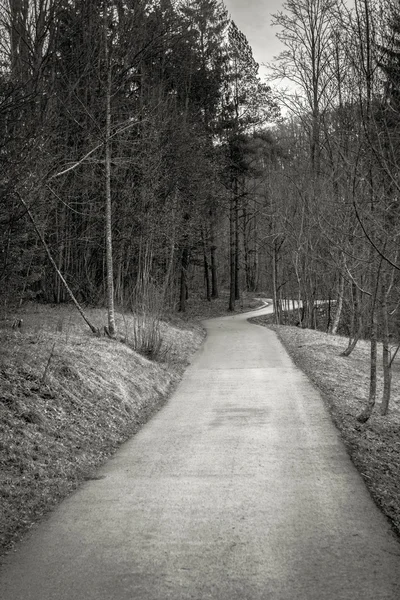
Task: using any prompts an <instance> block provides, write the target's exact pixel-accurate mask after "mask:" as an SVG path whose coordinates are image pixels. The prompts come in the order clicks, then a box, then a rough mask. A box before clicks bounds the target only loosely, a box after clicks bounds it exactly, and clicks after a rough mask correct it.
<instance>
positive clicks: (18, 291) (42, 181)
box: [0, 0, 277, 311]
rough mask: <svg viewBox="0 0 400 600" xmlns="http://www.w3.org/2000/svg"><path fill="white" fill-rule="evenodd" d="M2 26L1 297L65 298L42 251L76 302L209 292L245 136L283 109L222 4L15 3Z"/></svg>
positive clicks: (129, 301)
mask: <svg viewBox="0 0 400 600" xmlns="http://www.w3.org/2000/svg"><path fill="white" fill-rule="evenodd" d="M0 16H1V34H2V48H1V50H2V56H1V61H2V62H1V72H0V127H1V135H0V139H1V149H0V160H1V176H0V194H1V215H0V219H1V221H0V227H1V232H0V234H1V265H0V269H1V270H0V274H1V275H0V276H1V283H2V290H3V293H4V294H6V295H7V296H8V298H10V297H11V298H13V299H16V298H17V297H19V298H21V299H25V298H29V297H31V298H36V299H39V300H42V301H47V302H62V301H65V300H67V299H69V296H68V292H67V290H66V288H65V286H64V285H63V283H62V281H61V279H60V277H59V275H58V274H57V273H56V270H55V268H54V265H51V264H50V263H49V261H48V256H47V254H48V253H47V252H46V249H45V247H44V243H45V244H46V245H47V248H48V250H49V251H50V253H51V255H52V257H53V259H54V261H55V263H56V266H57V268H58V269H59V271H60V272H61V273H62V274H63V276H64V277H65V279H66V281H67V282H68V284H69V287H70V289H71V291H72V292H73V293H74V295H75V296H76V298H77V299H78V301H79V302H83V303H92V304H103V303H108V304H110V302H112V301H113V300H114V299H115V300H116V302H117V303H118V304H119V305H121V306H123V307H125V308H132V307H134V306H135V304H136V303H137V302H142V301H143V298H147V299H149V298H150V297H153V296H154V295H157V297H158V301H159V302H162V303H163V304H166V305H174V306H178V307H179V308H180V310H182V311H184V310H185V306H186V299H187V295H188V288H189V283H190V282H191V280H192V279H193V277H195V281H194V282H193V283H192V287H194V286H197V287H198V286H199V285H200V286H202V285H203V279H204V280H205V282H206V288H207V289H206V293H207V295H208V297H210V298H211V297H212V296H213V297H216V296H217V295H218V283H219V281H220V282H221V283H222V284H224V285H225V284H226V283H227V280H228V278H229V267H228V266H226V265H227V261H228V257H227V256H226V253H225V249H224V248H223V247H222V244H224V243H225V240H224V231H225V229H226V218H227V215H229V207H230V204H232V203H233V202H234V201H235V198H234V197H237V196H239V191H238V189H237V185H238V183H237V178H238V177H237V173H239V171H240V170H241V169H242V166H241V165H240V164H239V163H240V161H241V160H242V159H241V153H242V152H243V149H242V147H241V145H243V143H244V142H243V140H242V138H243V137H244V136H245V135H246V134H247V132H248V131H249V130H250V128H253V129H254V130H255V129H257V128H260V127H262V126H263V125H264V124H265V123H266V122H267V121H268V120H269V119H270V118H271V117H272V116H273V114H277V108H276V106H275V105H274V103H273V101H272V100H271V97H270V96H271V94H270V90H269V88H267V87H266V86H265V85H264V84H262V83H261V82H260V80H259V78H258V75H257V68H258V66H257V65H256V63H255V61H254V59H253V56H252V52H251V48H250V47H249V45H248V43H247V41H246V39H245V37H244V36H243V34H241V32H240V31H239V30H238V29H237V27H236V26H235V24H234V23H233V22H232V21H230V20H229V18H228V15H227V13H226V10H225V8H224V6H223V4H222V3H220V2H218V1H217V0H195V1H193V0H190V1H186V2H173V1H170V0H163V1H161V2H158V1H157V2H153V1H150V0H132V1H128V2H120V1H109V0H107V1H104V2H101V1H95V0H93V1H91V0H84V1H83V0H82V1H80V0H77V1H70V0H66V1H63V0H46V1H43V0H37V1H36V0H21V1H17V2H16V1H13V2H9V3H8V2H5V3H4V2H3V3H2V10H1V15H0ZM236 201H237V199H236ZM28 208H29V214H28V216H30V219H28V218H27V209H28ZM235 210H236V212H237V210H238V208H237V205H236V207H235ZM32 220H34V222H35V224H36V226H37V228H38V229H39V230H40V232H41V235H42V236H43V240H42V241H41V240H40V239H39V237H38V232H37V231H36V232H35V229H34V227H33V226H32ZM237 226H238V225H237V223H233V228H234V229H235V227H237ZM234 242H235V240H234ZM233 246H235V243H234V244H233ZM228 252H229V251H228ZM233 252H234V253H235V254H236V255H237V254H238V253H237V251H236V250H235V248H233Z"/></svg>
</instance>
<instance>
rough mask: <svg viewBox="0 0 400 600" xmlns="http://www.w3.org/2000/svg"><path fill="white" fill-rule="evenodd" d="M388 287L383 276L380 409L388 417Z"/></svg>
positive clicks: (389, 383) (389, 389) (390, 384)
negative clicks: (381, 390) (381, 388)
mask: <svg viewBox="0 0 400 600" xmlns="http://www.w3.org/2000/svg"><path fill="white" fill-rule="evenodd" d="M387 299H388V286H387V281H386V280H385V275H384V276H383V283H382V300H381V311H382V326H383V327H382V367H383V394H382V403H381V407H380V412H381V415H386V414H387V412H388V410H389V402H390V393H391V387H392V362H391V356H390V337H389V316H388V307H387Z"/></svg>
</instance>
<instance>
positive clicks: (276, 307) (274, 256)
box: [272, 240, 281, 325]
mask: <svg viewBox="0 0 400 600" xmlns="http://www.w3.org/2000/svg"><path fill="white" fill-rule="evenodd" d="M277 280H278V259H277V252H276V240H274V244H273V247H272V290H273V303H274V315H275V323H276V324H277V325H280V323H281V307H280V305H279V301H278V290H277V285H278V284H277Z"/></svg>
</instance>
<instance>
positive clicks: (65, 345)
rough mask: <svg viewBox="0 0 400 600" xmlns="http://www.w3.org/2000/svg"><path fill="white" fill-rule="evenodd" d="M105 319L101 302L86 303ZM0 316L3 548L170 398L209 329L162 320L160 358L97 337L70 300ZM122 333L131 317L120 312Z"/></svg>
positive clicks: (95, 318) (100, 319) (0, 542)
mask: <svg viewBox="0 0 400 600" xmlns="http://www.w3.org/2000/svg"><path fill="white" fill-rule="evenodd" d="M88 314H89V317H90V319H91V320H92V321H93V322H94V323H95V324H96V326H99V327H101V328H102V325H103V324H104V323H105V312H104V311H103V310H100V309H98V310H90V311H88ZM15 317H16V315H12V316H7V315H5V316H4V318H3V320H2V322H1V323H0V343H1V346H2V353H1V358H0V505H1V512H0V553H2V552H4V551H5V550H6V549H8V548H10V546H11V545H12V544H13V542H14V541H15V540H17V539H18V538H19V537H20V536H21V535H22V534H23V533H24V532H25V531H26V530H27V529H28V528H29V527H30V526H31V524H32V523H34V522H35V521H37V520H38V519H39V518H40V517H41V516H42V515H43V514H44V513H46V512H47V511H48V510H49V509H50V508H52V507H53V506H55V505H56V504H57V503H58V502H59V501H60V500H61V499H62V498H64V497H65V496H66V495H67V494H69V493H70V492H71V491H72V490H73V489H75V488H76V487H77V486H78V485H79V483H80V482H81V481H83V480H85V479H88V478H90V477H91V476H93V474H94V471H95V469H96V467H98V466H99V465H100V464H101V463H102V462H103V461H104V460H105V458H106V457H107V456H109V455H110V454H111V453H112V452H113V450H114V449H115V448H116V447H117V446H118V445H119V444H121V442H123V441H125V440H126V439H127V438H128V437H129V436H131V435H132V434H133V433H134V432H135V431H136V430H137V429H138V428H139V427H140V426H141V425H142V424H143V423H144V422H146V420H148V418H149V417H150V416H151V414H153V413H154V411H156V410H157V409H158V408H159V407H160V406H161V405H162V404H163V403H164V402H165V400H166V398H167V396H168V394H169V392H170V391H171V388H172V387H173V386H174V385H175V384H176V382H177V381H178V380H179V378H180V376H181V375H182V372H183V370H184V368H185V366H186V365H187V364H188V360H189V357H190V355H191V354H192V353H193V352H194V351H195V350H196V349H197V348H198V346H199V345H200V343H201V341H202V339H203V332H202V330H201V328H200V327H199V326H190V327H189V326H185V324H182V323H180V327H176V326H172V325H171V324H167V323H161V324H160V334H161V340H162V346H163V347H164V349H165V351H164V352H163V362H160V361H159V362H155V361H150V360H148V359H146V358H145V357H144V356H141V355H140V354H138V353H136V352H135V351H134V350H132V349H131V348H130V347H129V346H128V345H126V344H123V343H121V342H120V341H116V340H110V339H108V338H96V337H94V336H93V335H91V333H90V331H88V330H87V329H86V326H85V324H84V323H83V321H81V319H80V317H79V315H77V314H76V313H75V312H74V311H73V310H72V309H71V308H69V307H57V308H55V307H54V308H52V307H44V306H38V305H31V306H29V307H27V308H25V309H24V310H23V311H20V312H19V313H18V315H17V318H18V319H22V320H23V324H22V327H21V328H17V329H12V328H11V325H12V323H13V322H14V320H15ZM117 324H118V327H119V330H120V332H121V334H124V331H125V330H130V329H131V328H133V327H134V326H135V323H134V317H133V316H132V315H131V316H125V317H123V316H122V315H119V316H118V319H117Z"/></svg>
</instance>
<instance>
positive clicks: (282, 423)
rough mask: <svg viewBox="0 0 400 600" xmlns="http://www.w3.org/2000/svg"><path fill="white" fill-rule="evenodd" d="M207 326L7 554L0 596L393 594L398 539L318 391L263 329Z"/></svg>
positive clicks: (224, 321) (244, 598) (265, 599)
mask: <svg viewBox="0 0 400 600" xmlns="http://www.w3.org/2000/svg"><path fill="white" fill-rule="evenodd" d="M260 312H261V311H258V312H257V313H254V314H260ZM206 326H207V330H208V339H207V341H206V343H205V345H204V347H203V348H202V350H201V351H199V353H198V354H197V355H196V357H195V359H194V361H193V363H192V365H191V366H190V368H189V369H188V371H187V372H186V374H185V377H184V379H183V381H182V383H181V385H180V386H179V388H178V389H177V391H176V392H175V394H174V395H173V397H172V398H171V399H170V401H169V403H168V404H167V405H166V406H165V407H164V408H163V409H162V410H161V412H160V413H158V414H157V415H156V416H155V417H154V418H153V419H152V420H151V422H149V423H148V424H147V425H146V426H145V427H144V428H143V429H142V430H141V431H140V432H139V433H138V434H137V435H136V436H135V437H134V438H133V439H132V440H131V441H129V442H128V443H126V444H125V445H124V446H123V447H122V448H121V450H120V451H119V452H117V453H116V455H115V456H114V457H113V458H112V459H111V460H110V461H109V462H108V463H107V464H106V465H105V466H104V467H103V468H102V469H100V471H99V473H98V477H99V478H98V479H96V480H93V481H89V482H87V483H85V484H84V485H83V487H82V488H81V489H80V490H79V491H77V492H76V493H75V494H73V495H72V496H71V497H70V498H69V499H67V500H66V501H64V502H63V503H62V504H61V506H60V507H59V508H58V509H57V510H56V511H55V512H53V513H52V514H51V516H50V517H49V518H47V519H46V520H45V521H44V522H43V523H42V524H41V525H40V526H39V527H38V528H36V529H35V530H34V531H33V532H32V533H31V535H30V536H29V537H28V538H27V539H26V540H25V541H24V542H23V543H22V544H20V546H19V547H18V549H17V551H16V552H15V553H12V554H11V555H10V556H9V557H8V558H7V560H6V564H5V567H4V569H3V571H2V574H1V576H0V598H1V600H89V599H90V600H114V599H115V600H189V599H191V600H206V599H212V600H399V599H400V544H399V542H398V541H397V540H396V538H395V537H394V535H393V533H392V532H391V530H390V527H389V525H388V523H387V521H386V519H385V518H384V517H383V516H382V514H381V513H380V511H379V510H378V509H377V508H376V507H375V505H374V503H373V502H372V500H371V498H370V496H369V494H368V492H367V490H366V488H365V486H364V483H363V481H362V480H361V478H360V476H359V475H358V473H357V472H356V470H355V468H354V467H353V465H352V463H351V462H350V460H349V458H348V456H347V454H346V451H345V448H344V446H343V444H342V442H341V441H340V439H339V436H338V433H337V431H336V430H335V427H334V426H333V425H332V423H331V420H330V417H329V415H328V413H327V411H326V409H325V407H324V404H323V401H322V399H321V397H320V396H319V394H318V392H317V391H316V390H315V388H314V387H313V386H312V385H311V384H310V382H309V381H308V380H307V378H306V377H305V376H304V375H303V374H302V373H301V372H300V371H299V370H298V369H297V368H296V367H295V366H294V365H293V363H292V362H291V360H290V358H289V357H288V355H287V354H286V352H285V350H284V349H283V347H282V346H281V344H280V343H279V341H278V340H277V338H276V336H275V334H274V333H273V332H271V331H269V330H267V329H265V328H262V327H259V326H256V325H251V324H249V323H247V322H246V317H245V316H243V315H239V316H234V317H227V318H226V317H225V318H221V319H214V320H210V321H208V322H206Z"/></svg>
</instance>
